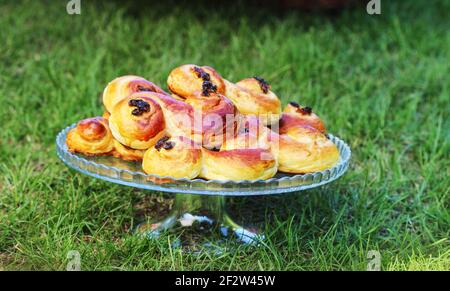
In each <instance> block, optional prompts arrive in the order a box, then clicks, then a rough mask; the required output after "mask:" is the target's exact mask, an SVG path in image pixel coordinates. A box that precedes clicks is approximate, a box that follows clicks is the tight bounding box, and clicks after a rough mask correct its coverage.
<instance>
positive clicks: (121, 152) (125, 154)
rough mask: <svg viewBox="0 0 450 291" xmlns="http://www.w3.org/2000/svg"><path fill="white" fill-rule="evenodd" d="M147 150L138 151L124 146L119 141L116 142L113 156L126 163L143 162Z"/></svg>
mask: <svg viewBox="0 0 450 291" xmlns="http://www.w3.org/2000/svg"><path fill="white" fill-rule="evenodd" d="M144 153H145V150H136V149H132V148H130V147H127V146H124V145H123V144H121V143H120V142H118V141H117V140H114V151H113V152H112V154H113V156H114V157H116V158H120V159H122V160H125V161H141V160H142V158H143V157H144Z"/></svg>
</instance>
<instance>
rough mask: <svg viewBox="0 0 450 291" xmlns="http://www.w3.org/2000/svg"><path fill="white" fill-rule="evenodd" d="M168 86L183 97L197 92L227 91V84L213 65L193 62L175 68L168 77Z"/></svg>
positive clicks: (222, 92)
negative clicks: (201, 64) (193, 63)
mask: <svg viewBox="0 0 450 291" xmlns="http://www.w3.org/2000/svg"><path fill="white" fill-rule="evenodd" d="M167 86H168V87H169V89H170V91H172V92H173V93H175V94H176V95H178V96H180V97H182V98H187V97H189V96H191V95H193V94H194V93H197V92H204V93H206V92H216V93H219V94H224V93H225V84H224V81H223V79H222V76H220V75H219V73H217V72H216V71H215V70H214V69H213V68H211V67H208V66H197V65H192V64H188V65H182V66H179V67H177V68H175V69H173V70H172V71H171V72H170V74H169V77H168V78H167ZM205 95H206V94H205Z"/></svg>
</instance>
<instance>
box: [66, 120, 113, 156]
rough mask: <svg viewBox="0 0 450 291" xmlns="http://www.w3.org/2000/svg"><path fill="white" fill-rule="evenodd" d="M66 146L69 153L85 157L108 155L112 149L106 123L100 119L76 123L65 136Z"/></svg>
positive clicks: (111, 140) (111, 139)
mask: <svg viewBox="0 0 450 291" xmlns="http://www.w3.org/2000/svg"><path fill="white" fill-rule="evenodd" d="M66 144H67V147H68V148H69V151H70V152H76V153H81V154H84V155H87V156H97V155H108V154H110V153H111V152H112V151H113V149H114V144H113V137H112V134H111V131H110V129H109V126H108V121H107V120H105V119H104V118H102V117H93V118H88V119H84V120H81V121H80V122H78V124H77V126H76V127H75V128H72V129H71V130H70V131H69V133H68V134H67V138H66Z"/></svg>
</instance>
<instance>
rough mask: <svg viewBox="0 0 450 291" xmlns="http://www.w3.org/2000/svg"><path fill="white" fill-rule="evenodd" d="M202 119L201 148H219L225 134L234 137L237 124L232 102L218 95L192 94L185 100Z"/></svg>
mask: <svg viewBox="0 0 450 291" xmlns="http://www.w3.org/2000/svg"><path fill="white" fill-rule="evenodd" d="M185 102H186V103H188V104H190V105H191V106H192V107H193V108H194V110H195V113H196V114H199V115H200V116H201V119H202V133H203V142H202V144H203V146H205V147H207V148H219V147H220V146H221V145H222V142H223V140H225V138H226V136H227V134H228V135H229V136H234V133H235V131H236V124H237V118H236V114H237V109H236V107H235V106H234V104H233V102H231V100H229V99H228V98H226V97H225V96H223V95H221V94H218V93H210V94H208V96H205V95H204V94H203V93H201V92H197V93H194V94H193V95H191V96H189V97H188V98H186V99H185Z"/></svg>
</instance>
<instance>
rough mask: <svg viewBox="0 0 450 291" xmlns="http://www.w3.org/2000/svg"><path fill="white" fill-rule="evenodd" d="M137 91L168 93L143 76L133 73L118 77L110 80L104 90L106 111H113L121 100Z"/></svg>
mask: <svg viewBox="0 0 450 291" xmlns="http://www.w3.org/2000/svg"><path fill="white" fill-rule="evenodd" d="M136 92H157V93H160V94H167V93H166V92H165V91H164V90H163V89H161V88H160V87H158V86H156V85H155V84H153V83H152V82H150V81H148V80H146V79H144V78H143V77H139V76H133V75H127V76H122V77H118V78H116V79H114V80H112V81H111V82H109V83H108V85H107V86H106V88H105V89H104V90H103V105H104V106H105V108H106V111H108V112H112V110H113V108H114V106H115V105H116V104H117V103H119V101H121V100H122V99H124V98H126V97H128V96H130V95H131V94H133V93H136Z"/></svg>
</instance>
